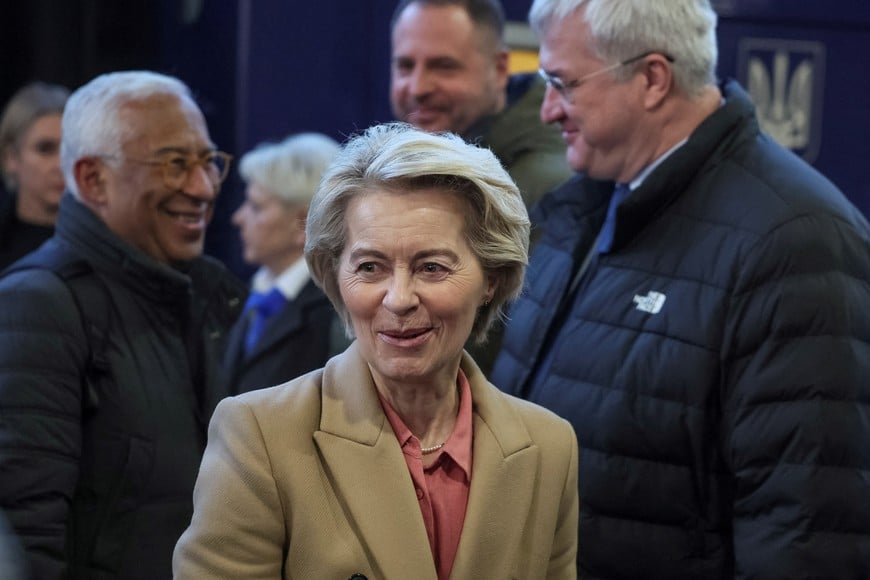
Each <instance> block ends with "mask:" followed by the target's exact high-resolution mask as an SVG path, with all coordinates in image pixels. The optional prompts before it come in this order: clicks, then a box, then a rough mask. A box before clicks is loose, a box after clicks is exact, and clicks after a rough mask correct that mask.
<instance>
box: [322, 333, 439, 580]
mask: <svg viewBox="0 0 870 580" xmlns="http://www.w3.org/2000/svg"><path fill="white" fill-rule="evenodd" d="M314 440H315V442H316V444H317V447H318V449H319V450H320V452H321V453H322V454H323V460H324V467H325V469H326V472H327V474H328V477H329V479H330V481H331V482H332V485H333V487H334V489H335V493H336V496H337V497H338V498H339V501H340V502H342V504H343V506H344V507H345V509H346V510H347V512H348V519H349V521H350V522H351V525H352V526H355V527H356V528H357V529H356V530H355V531H356V535H357V537H359V538H360V542H361V543H362V545H363V549H364V550H365V552H366V554H367V556H368V558H369V559H370V562H371V563H372V565H373V566H375V567H376V568H377V569H378V572H379V577H381V578H407V577H409V576H408V574H413V577H414V578H419V579H421V580H436V578H437V576H436V573H435V566H434V563H433V559H432V552H431V549H430V547H429V540H428V537H427V535H426V528H425V526H424V524H423V516H422V515H421V513H420V506H419V504H418V502H417V496H416V494H415V492H414V485H413V483H412V481H411V476H410V474H409V473H408V467H407V465H406V463H405V459H404V457H403V455H402V451H401V449H400V448H399V446H398V444H397V442H396V436H395V434H394V433H393V430H392V428H391V427H390V424H389V421H387V418H386V416H385V415H384V412H383V410H382V409H381V405H380V402H379V401H378V397H377V394H376V392H375V386H374V383H373V382H372V379H371V375H370V372H369V369H368V367H367V365H366V363H365V361H363V359H362V358H361V356H360V355H359V353H358V351H357V346H356V344H353V345H351V347H350V348H349V349H348V351H346V353H345V354H344V355H342V356H340V357H337V358H335V359H333V360H332V361H331V363H330V364H328V365H327V367H326V369H325V371H324V375H323V409H322V414H321V423H320V430H319V431H317V432H315V434H314Z"/></svg>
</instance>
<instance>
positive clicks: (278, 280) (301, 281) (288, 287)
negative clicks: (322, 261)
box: [251, 256, 311, 300]
mask: <svg viewBox="0 0 870 580" xmlns="http://www.w3.org/2000/svg"><path fill="white" fill-rule="evenodd" d="M310 279H311V275H310V274H309V273H308V264H307V263H306V262H305V257H304V256H303V257H302V258H299V259H298V260H296V261H295V262H293V264H291V265H290V267H289V268H287V269H286V270H284V271H283V272H281V273H280V274H278V276H277V277H274V276H272V274H270V273H269V271H268V270H267V269H266V268H260V269H259V270H257V273H256V274H254V278H253V280H252V283H251V286H252V288H253V290H254V292H268V291H270V290H271V289H272V288H278V290H279V291H280V292H281V294H283V295H284V298H286V299H287V300H295V299H296V297H297V296H298V295H299V292H301V291H302V288H303V287H304V286H305V284H306V283H307V282H308V280H310Z"/></svg>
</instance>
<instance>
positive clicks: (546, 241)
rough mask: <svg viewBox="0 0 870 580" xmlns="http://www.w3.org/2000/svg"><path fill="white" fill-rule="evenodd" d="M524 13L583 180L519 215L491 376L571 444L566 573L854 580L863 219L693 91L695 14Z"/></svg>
mask: <svg viewBox="0 0 870 580" xmlns="http://www.w3.org/2000/svg"><path fill="white" fill-rule="evenodd" d="M530 19H531V22H532V26H533V27H534V28H535V29H536V31H537V33H538V34H539V37H540V39H541V53H540V55H541V65H542V71H543V72H542V75H543V76H545V77H546V78H547V79H548V80H549V83H550V89H549V90H548V92H547V95H546V98H545V100H544V104H543V106H542V118H544V119H545V120H546V121H548V122H554V123H558V124H559V125H560V126H561V128H562V131H563V136H564V137H565V139H566V141H567V142H568V160H569V162H570V163H571V164H572V166H573V167H574V168H575V169H576V170H578V171H581V172H583V173H584V174H585V175H586V176H588V177H586V178H584V177H578V178H577V179H576V180H574V181H572V182H569V183H568V184H566V185H565V186H564V187H562V188H560V189H559V190H557V191H555V192H553V193H551V194H549V195H548V196H545V198H544V199H543V200H542V202H541V203H540V204H539V206H538V207H537V208H536V212H537V214H536V215H535V222H536V223H538V224H542V231H543V234H542V237H541V239H540V240H539V241H538V244H537V246H536V249H535V252H534V254H533V255H532V257H531V264H530V267H529V270H528V279H527V288H526V290H525V292H524V294H523V296H522V297H521V298H520V301H519V302H518V303H517V304H516V305H515V307H514V308H513V310H512V312H511V313H510V321H509V323H508V327H507V330H506V335H505V339H504V343H503V349H502V351H501V353H500V356H499V358H498V360H497V362H496V366H495V369H494V371H493V374H492V377H491V378H492V381H493V383H495V384H496V385H498V386H499V387H501V388H503V389H504V390H506V391H507V392H510V393H514V394H517V395H520V396H522V397H525V398H527V399H530V400H532V401H534V402H536V403H539V404H542V405H544V406H546V407H548V408H550V409H552V410H554V411H556V412H557V413H559V414H561V415H562V416H563V417H565V418H567V419H568V420H570V421H571V422H572V424H573V425H574V428H575V430H576V431H577V437H578V441H579V443H580V466H579V486H580V504H581V508H580V535H579V541H578V546H579V547H578V567H579V574H580V576H581V577H582V578H608V579H614V578H620V579H622V578H638V579H641V578H642V579H645V580H654V579H662V580H665V579H666V580H677V579H689V578H691V579H699V580H701V579H703V580H708V579H714V578H719V579H721V578H747V579H748V578H753V579H789V580H795V579H801V578H837V579H838V580H847V579H856V580H857V579H859V578H863V579H866V578H870V499H868V498H870V453H868V448H870V379H868V377H870V226H868V224H867V221H866V220H865V219H864V217H863V216H861V215H860V213H859V212H858V211H857V209H856V208H855V207H854V206H853V205H851V204H850V203H849V202H848V201H847V200H846V198H845V197H844V196H843V195H842V194H841V193H840V192H839V191H838V190H837V189H836V188H835V187H834V186H833V185H832V184H831V183H830V182H829V181H828V180H826V179H825V178H824V177H822V176H821V175H820V174H819V173H818V172H816V171H815V170H813V169H812V168H811V167H810V166H808V165H807V164H806V163H804V162H803V161H801V160H800V159H798V158H797V157H796V156H795V155H794V154H792V153H791V152H789V151H787V150H785V149H783V148H782V147H780V146H779V145H777V144H776V143H774V142H773V141H772V140H771V139H770V138H768V137H767V136H765V135H763V134H761V133H760V132H759V129H758V124H757V121H756V118H755V111H754V109H753V106H752V103H751V102H750V99H749V97H748V96H747V95H746V93H744V92H743V90H742V89H741V88H740V87H739V86H738V85H737V84H736V83H734V82H726V83H723V84H722V85H717V84H716V81H715V77H714V70H715V63H716V41H715V32H714V30H715V22H716V15H715V13H713V11H712V9H711V8H710V6H709V4H708V2H707V1H706V0H667V2H638V1H630V0H585V1H583V0H564V1H562V0H536V1H535V3H534V5H533V7H532V9H531V13H530ZM589 178H595V179H597V180H602V181H593V180H592V179H589ZM612 182H617V183H619V184H621V185H618V186H616V187H615V188H614V186H613V184H612Z"/></svg>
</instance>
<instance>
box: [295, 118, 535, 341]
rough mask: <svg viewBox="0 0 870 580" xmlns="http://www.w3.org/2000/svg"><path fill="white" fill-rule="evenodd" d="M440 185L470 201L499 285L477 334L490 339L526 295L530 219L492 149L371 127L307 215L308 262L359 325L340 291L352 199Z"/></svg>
mask: <svg viewBox="0 0 870 580" xmlns="http://www.w3.org/2000/svg"><path fill="white" fill-rule="evenodd" d="M433 187H436V188H439V189H444V190H447V191H451V192H454V193H456V194H457V195H459V196H461V197H462V198H463V199H465V200H466V201H467V205H468V208H469V212H468V214H467V216H466V236H467V239H468V243H469V246H470V247H471V250H472V252H473V253H474V254H475V255H476V256H477V258H478V259H479V260H480V264H481V266H482V267H483V270H484V273H485V275H486V276H487V277H488V279H490V280H492V281H493V282H494V283H495V293H494V294H493V297H492V299H491V300H490V302H489V303H487V304H485V305H483V306H481V307H480V310H479V312H478V316H477V320H476V321H475V324H474V328H473V329H472V335H471V336H472V339H473V340H474V341H475V342H477V343H482V342H484V341H485V340H486V335H487V332H488V331H489V328H490V326H491V325H492V323H493V321H494V320H495V319H496V318H497V317H498V316H501V315H502V313H503V308H504V306H505V304H506V303H507V302H508V301H509V300H513V299H514V298H516V297H517V296H518V295H519V293H520V291H521V290H522V285H523V277H524V275H525V269H526V264H527V263H528V250H529V216H528V213H527V212H526V207H525V204H524V203H523V200H522V197H521V196H520V192H519V189H518V188H517V186H516V184H515V183H514V182H513V180H512V179H511V178H510V176H509V175H508V173H507V171H505V170H504V168H503V167H502V166H501V163H500V162H499V161H498V159H497V158H496V157H495V155H493V153H492V152H491V151H489V150H488V149H483V148H480V147H476V146H474V145H469V144H468V143H466V142H465V141H463V140H462V139H461V138H460V137H457V136H456V135H453V134H450V133H440V134H432V133H426V132H424V131H420V130H418V129H415V128H414V127H412V126H411V125H408V124H405V123H387V124H383V125H376V126H374V127H371V128H369V129H368V130H366V131H365V132H364V133H362V134H360V135H358V136H355V137H353V138H351V139H350V140H349V141H348V142H347V143H346V144H345V146H344V148H343V150H342V152H341V153H339V155H338V157H337V158H336V159H335V161H334V162H333V164H332V165H331V166H330V167H329V169H328V170H327V172H326V174H325V175H324V177H323V181H322V182H321V184H320V188H319V189H318V190H317V193H316V194H315V195H314V199H313V200H312V201H311V205H310V208H309V211H308V223H307V227H306V239H305V258H306V260H307V261H308V266H309V269H310V270H311V275H312V277H313V279H314V280H315V282H317V284H318V285H319V286H320V287H321V288H323V290H324V292H325V293H326V295H327V296H329V299H330V300H331V301H332V304H333V305H334V306H335V309H336V310H337V311H338V313H339V315H340V316H341V317H342V319H343V321H344V323H345V327H346V328H347V332H348V335H349V336H352V326H351V323H350V319H349V316H348V313H347V309H346V307H345V305H344V302H343V300H342V298H341V292H340V291H339V286H338V265H339V261H340V258H341V254H342V252H343V250H344V247H345V244H346V243H347V228H346V223H345V220H346V215H345V213H346V209H347V205H348V202H349V200H350V199H351V198H353V197H355V196H357V195H360V194H365V193H367V192H371V191H377V190H388V191H391V192H398V193H401V192H411V191H416V190H420V189H428V188H433Z"/></svg>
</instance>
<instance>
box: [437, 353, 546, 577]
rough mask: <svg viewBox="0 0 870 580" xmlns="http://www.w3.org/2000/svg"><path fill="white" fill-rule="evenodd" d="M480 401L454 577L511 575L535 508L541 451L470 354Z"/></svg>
mask: <svg viewBox="0 0 870 580" xmlns="http://www.w3.org/2000/svg"><path fill="white" fill-rule="evenodd" d="M462 369H463V371H464V372H465V374H466V376H467V377H468V380H469V383H470V384H471V391H472V397H473V399H474V402H475V404H474V411H475V412H474V451H473V453H474V455H473V458H474V459H473V461H474V464H473V465H474V468H473V471H472V474H471V491H470V493H469V497H468V508H467V510H466V513H465V523H464V525H463V528H462V538H461V539H460V542H459V551H458V552H457V554H456V559H455V560H454V564H453V571H452V573H451V577H452V578H507V577H508V574H509V572H510V570H511V569H512V568H513V555H515V554H518V553H519V542H520V540H521V538H522V534H523V529H524V527H525V526H526V523H527V520H528V516H529V512H530V511H531V507H532V505H531V504H532V496H533V491H534V489H535V478H536V477H537V476H538V449H537V447H535V446H534V445H533V444H532V440H531V437H530V436H529V434H528V432H527V431H526V430H525V428H524V427H523V423H522V421H520V419H519V417H517V416H516V413H515V411H514V410H513V409H512V408H511V407H510V406H509V405H508V404H507V402H506V401H505V400H504V399H503V398H502V397H501V395H500V393H497V392H496V391H495V390H494V387H492V385H490V384H489V383H488V382H487V381H486V379H485V378H484V377H483V375H482V373H481V372H480V370H479V369H478V368H477V366H476V365H475V364H474V362H473V361H472V360H471V358H470V357H468V355H463V361H462Z"/></svg>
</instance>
